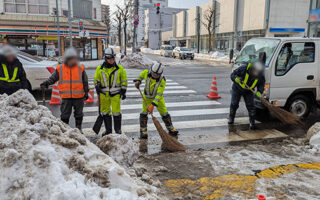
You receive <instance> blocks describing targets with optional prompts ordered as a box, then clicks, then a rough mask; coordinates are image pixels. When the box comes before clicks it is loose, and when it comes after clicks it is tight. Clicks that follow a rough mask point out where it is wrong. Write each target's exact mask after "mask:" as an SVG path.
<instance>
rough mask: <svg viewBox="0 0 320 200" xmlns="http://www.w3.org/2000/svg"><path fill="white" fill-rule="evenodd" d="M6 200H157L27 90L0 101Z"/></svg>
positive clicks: (0, 190)
mask: <svg viewBox="0 0 320 200" xmlns="http://www.w3.org/2000/svg"><path fill="white" fill-rule="evenodd" d="M0 124H1V126H0V133H1V134H0V158H1V162H0V196H1V199H3V200H7V199H51V200H56V199H59V200H69V199H77V200H83V199H92V200H96V199H110V200H120V199H121V200H122V199H123V200H127V199H156V198H157V197H155V196H154V195H155V194H154V193H155V192H156V188H155V187H153V186H150V185H148V184H146V183H144V182H142V181H140V180H139V179H136V178H135V177H130V176H129V175H128V174H127V172H126V170H125V169H124V168H123V167H121V166H120V165H118V164H117V163H116V162H115V161H114V160H113V159H112V158H111V157H109V156H108V155H106V154H104V153H103V152H102V151H101V150H100V149H99V148H98V147H97V146H95V145H94V144H92V143H91V142H89V141H88V140H87V139H86V138H85V137H84V136H83V135H81V134H80V133H79V131H78V130H77V129H72V128H70V127H69V126H68V125H66V124H64V123H63V122H61V121H60V120H58V119H57V118H55V117H54V116H53V115H52V114H51V112H50V111H49V109H47V108H46V107H44V106H39V105H37V102H36V100H35V99H34V98H33V96H32V95H31V94H30V93H29V92H28V91H27V90H19V91H18V92H16V93H14V94H13V95H11V96H7V95H0Z"/></svg>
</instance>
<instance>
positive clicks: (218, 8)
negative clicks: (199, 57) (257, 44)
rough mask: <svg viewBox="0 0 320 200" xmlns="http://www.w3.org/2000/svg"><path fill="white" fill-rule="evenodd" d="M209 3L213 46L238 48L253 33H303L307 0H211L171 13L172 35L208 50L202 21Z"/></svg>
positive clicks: (306, 23) (269, 34) (187, 44)
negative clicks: (211, 15)
mask: <svg viewBox="0 0 320 200" xmlns="http://www.w3.org/2000/svg"><path fill="white" fill-rule="evenodd" d="M209 7H211V8H213V9H214V10H215V17H214V19H215V20H214V21H213V26H212V32H213V33H214V39H213V41H211V42H212V43H213V45H214V47H215V48H216V49H222V50H226V49H229V48H235V49H241V47H242V46H243V45H244V43H245V42H246V41H248V40H249V39H251V38H254V37H292V36H296V37H301V36H307V32H308V17H309V9H310V0H281V1H278V0H212V1H210V2H208V3H206V4H204V5H201V6H197V7H194V8H191V9H189V10H187V11H185V12H181V13H178V14H176V15H175V17H174V20H175V22H174V23H173V24H175V27H174V31H173V35H174V36H173V37H174V38H175V40H177V41H178V43H179V44H180V45H186V46H187V47H189V48H194V49H197V47H198V46H200V50H201V51H204V52H205V51H208V44H209V41H208V31H207V30H205V27H204V24H203V23H204V21H205V20H204V16H205V14H206V12H207V10H208V8H209Z"/></svg>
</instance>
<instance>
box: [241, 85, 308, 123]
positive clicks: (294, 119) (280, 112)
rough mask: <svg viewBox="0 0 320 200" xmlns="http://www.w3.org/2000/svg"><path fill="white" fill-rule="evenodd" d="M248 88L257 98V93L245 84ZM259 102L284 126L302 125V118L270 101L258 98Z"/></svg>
mask: <svg viewBox="0 0 320 200" xmlns="http://www.w3.org/2000/svg"><path fill="white" fill-rule="evenodd" d="M245 86H246V88H247V89H248V90H250V91H251V92H252V93H253V94H254V95H255V96H256V97H258V96H257V95H256V92H255V91H254V90H253V89H252V88H250V87H249V86H248V85H247V84H245ZM258 98H259V100H260V101H261V102H262V104H263V105H264V106H265V107H267V108H268V110H269V111H270V112H271V113H272V114H273V115H274V116H275V117H276V118H278V119H279V120H280V121H281V122H282V123H284V124H292V125H297V124H302V122H301V120H300V117H298V116H296V115H295V114H293V113H291V112H288V111H286V110H284V109H282V108H280V107H277V106H274V105H272V104H271V103H269V101H267V100H265V99H264V98H262V97H258Z"/></svg>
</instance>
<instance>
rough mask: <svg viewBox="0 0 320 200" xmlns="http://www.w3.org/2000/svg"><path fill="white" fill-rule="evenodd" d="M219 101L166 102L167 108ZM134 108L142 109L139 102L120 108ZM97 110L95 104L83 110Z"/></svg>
mask: <svg viewBox="0 0 320 200" xmlns="http://www.w3.org/2000/svg"><path fill="white" fill-rule="evenodd" d="M220 104H221V103H219V102H217V101H187V102H172V103H170V102H169V103H166V106H167V108H173V107H186V106H211V105H220ZM134 109H142V102H141V104H128V105H121V110H122V111H124V110H134ZM97 110H98V107H97V106H93V107H84V108H83V112H96V111H97Z"/></svg>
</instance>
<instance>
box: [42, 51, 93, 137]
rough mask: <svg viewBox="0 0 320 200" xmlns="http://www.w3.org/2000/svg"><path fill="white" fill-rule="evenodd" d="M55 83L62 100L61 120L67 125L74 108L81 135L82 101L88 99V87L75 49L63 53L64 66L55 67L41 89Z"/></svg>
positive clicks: (85, 75) (86, 78)
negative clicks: (57, 85) (57, 84)
mask: <svg viewBox="0 0 320 200" xmlns="http://www.w3.org/2000/svg"><path fill="white" fill-rule="evenodd" d="M57 81H59V93H60V96H61V98H62V102H61V106H60V111H61V115H60V117H61V120H62V121H63V122H65V123H66V124H69V119H70V116H71V113H72V108H74V118H75V122H76V127H77V128H78V129H79V130H80V131H81V133H82V130H81V126H82V121H83V107H84V101H86V100H87V99H88V93H89V85H88V76H87V73H86V71H85V68H84V66H83V65H80V64H79V57H78V54H77V51H76V49H74V48H69V49H67V50H66V51H65V55H64V64H61V65H58V66H57V68H56V70H55V72H54V73H53V74H52V75H51V77H49V79H48V80H46V81H45V82H43V83H42V84H41V88H43V89H45V88H48V87H49V85H53V84H54V83H55V82H57Z"/></svg>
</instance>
